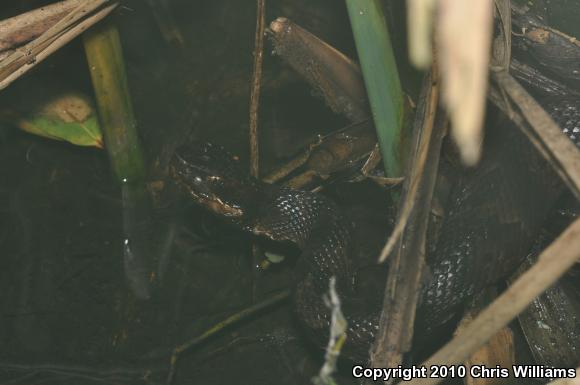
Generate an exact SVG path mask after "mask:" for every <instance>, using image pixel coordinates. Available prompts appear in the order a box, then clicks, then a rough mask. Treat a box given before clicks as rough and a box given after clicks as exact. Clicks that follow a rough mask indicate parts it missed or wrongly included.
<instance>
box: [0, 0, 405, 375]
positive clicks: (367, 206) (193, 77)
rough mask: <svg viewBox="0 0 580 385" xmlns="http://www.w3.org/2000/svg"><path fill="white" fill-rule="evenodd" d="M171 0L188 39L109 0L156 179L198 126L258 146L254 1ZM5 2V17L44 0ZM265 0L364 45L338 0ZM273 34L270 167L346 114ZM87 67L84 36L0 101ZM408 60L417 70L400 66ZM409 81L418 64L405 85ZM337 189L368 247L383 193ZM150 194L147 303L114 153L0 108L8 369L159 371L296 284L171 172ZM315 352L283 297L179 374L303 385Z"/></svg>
mask: <svg viewBox="0 0 580 385" xmlns="http://www.w3.org/2000/svg"><path fill="white" fill-rule="evenodd" d="M168 2H169V3H170V4H171V8H172V10H173V12H174V16H175V20H176V22H177V24H178V25H179V27H180V28H181V30H182V32H183V36H184V37H185V42H186V44H185V46H183V47H178V48H177V49H176V48H175V47H172V46H171V45H168V44H167V43H166V42H165V41H164V40H163V38H162V36H161V34H160V33H159V30H158V29H157V27H156V24H155V19H154V17H153V16H152V14H151V12H150V9H149V8H148V7H147V6H146V2H144V1H141V0H133V1H126V2H124V3H123V5H122V6H121V7H120V8H119V9H118V10H117V12H116V14H115V19H116V21H117V23H118V25H119V28H120V32H121V36H122V39H123V44H124V49H125V52H124V53H125V59H126V62H127V72H128V78H129V83H130V86H131V96H132V99H133V103H134V106H135V111H136V116H137V120H138V124H139V134H140V137H141V139H142V143H143V146H144V149H145V152H146V155H147V161H148V165H149V169H150V170H151V172H150V177H149V181H153V180H155V181H159V180H162V179H161V175H162V173H161V172H160V171H159V170H158V169H156V168H155V167H154V166H155V165H156V164H157V162H158V161H159V160H161V162H162V161H163V159H164V157H166V156H167V154H169V153H170V152H171V149H172V148H173V146H174V145H175V144H177V143H182V142H184V141H186V140H188V139H190V138H197V139H201V140H211V141H213V142H217V143H220V144H223V145H225V146H226V147H227V148H228V149H229V150H230V151H232V152H234V153H236V154H238V155H239V156H240V157H241V159H242V161H247V154H248V145H247V143H248V139H247V131H248V108H249V84H250V77H251V69H252V68H251V66H252V50H253V39H254V19H255V8H254V2H245V3H244V4H243V5H240V2H239V1H238V0H219V1H216V0H214V1H211V0H206V1H186V0H171V1H168ZM7 3H10V5H8V4H7V5H6V6H3V7H0V15H1V16H2V17H8V16H12V15H15V14H18V13H20V12H23V11H25V10H27V9H32V8H34V7H36V6H40V5H43V4H47V3H49V1H42V2H41V1H32V0H29V1H17V0H10V1H8V2H7ZM266 4H267V5H266V6H267V15H266V20H267V21H269V20H272V19H274V18H275V17H277V16H286V17H289V18H291V19H293V20H294V21H295V22H297V23H298V24H300V25H302V26H304V27H306V28H307V29H309V30H310V31H312V32H314V33H315V34H316V35H318V36H320V37H321V38H323V39H325V40H326V41H328V42H330V43H331V44H333V45H334V46H336V47H337V48H339V49H340V50H342V51H343V52H345V53H346V54H348V55H350V56H351V57H354V56H355V49H354V44H353V41H352V38H351V36H350V25H349V23H348V18H347V15H346V10H345V9H344V5H343V3H340V5H337V2H336V1H335V0H325V1H317V2H312V1H309V0H296V1H291V0H272V1H267V2H266ZM401 20H402V19H401ZM401 20H400V21H401ZM394 28H395V31H398V32H403V31H404V26H403V25H400V24H396V25H395V26H394ZM397 36H399V35H397ZM395 40H396V41H399V42H400V41H404V39H395ZM266 47H267V48H266V53H267V54H266V55H265V59H264V60H265V63H264V75H263V89H262V99H261V107H260V142H261V145H262V146H261V150H262V153H261V166H262V169H263V171H264V172H267V171H268V170H269V169H272V168H273V167H274V166H276V165H278V164H280V163H281V162H283V161H284V160H285V159H287V158H288V157H290V156H292V155H293V154H295V153H296V152H297V151H298V150H299V149H301V148H302V147H303V145H304V144H305V143H308V142H310V141H311V140H312V138H314V137H316V136H317V135H320V134H325V133H328V132H329V131H331V130H333V129H337V128H339V127H341V126H344V125H345V124H346V121H345V120H344V119H343V118H341V117H338V116H336V115H334V114H332V113H331V112H330V110H329V109H328V108H327V107H326V106H325V105H324V102H322V101H321V100H320V99H319V98H317V97H316V95H312V94H311V91H310V90H309V89H308V87H307V86H306V85H305V84H304V83H303V82H302V81H301V80H300V79H298V78H297V76H296V75H295V74H294V73H293V72H292V71H291V70H290V69H288V68H286V67H285V66H284V65H282V64H281V63H280V61H279V60H278V59H277V58H274V57H271V55H269V54H268V52H269V51H270V47H269V46H268V45H267V46H266ZM86 67H87V66H86V61H85V58H84V54H83V51H82V45H81V44H80V42H79V41H74V42H73V43H71V44H70V45H69V46H67V47H66V48H64V49H62V50H61V51H59V52H58V53H57V54H55V55H53V56H52V57H51V58H50V59H48V60H47V61H46V62H44V63H42V64H41V65H40V66H39V67H38V68H37V69H36V70H35V71H33V72H32V73H31V74H29V75H27V76H26V77H25V78H23V79H20V80H19V81H17V82H16V83H14V85H13V86H11V87H10V88H9V89H7V90H5V91H3V92H0V108H1V109H4V108H8V109H20V108H25V107H26V105H27V102H28V100H29V96H30V95H31V94H34V95H42V94H43V93H45V92H47V89H50V88H51V87H52V86H54V85H58V86H59V87H68V88H72V89H78V90H81V91H84V92H86V93H88V94H90V93H91V92H92V91H91V84H90V78H89V74H88V72H87V70H86ZM401 73H402V74H403V76H407V74H411V73H412V72H411V71H410V70H409V69H408V67H405V66H403V67H402V69H401ZM415 83H416V79H409V81H407V82H406V85H407V88H408V89H413V86H412V84H415ZM143 191H145V190H143ZM330 193H331V195H332V196H333V198H335V199H336V200H337V201H339V203H341V205H342V207H343V208H344V210H345V212H346V213H347V215H348V217H349V218H350V219H351V220H352V221H353V222H355V223H356V224H357V226H356V228H357V231H358V232H359V233H360V234H362V235H364V237H365V239H366V242H364V247H362V250H360V253H361V255H362V256H363V257H366V258H369V261H370V258H372V257H374V255H375V254H374V253H375V252H376V250H377V249H378V247H380V245H381V244H382V242H383V240H384V237H385V235H386V234H387V231H386V230H385V229H386V228H388V220H387V219H386V218H385V216H384V213H385V212H386V211H387V209H386V207H385V199H384V198H385V195H384V193H383V192H382V191H380V190H378V189H377V188H373V187H370V186H369V185H362V186H341V187H340V188H336V189H334V190H331V191H330ZM156 198H157V199H156V200H154V202H153V204H152V206H151V207H150V208H149V209H147V210H144V211H143V212H141V213H140V214H141V215H140V217H139V218H140V219H139V223H138V224H137V225H138V226H143V230H142V231H143V233H144V234H146V236H145V237H144V238H145V239H144V240H141V241H140V242H143V243H142V244H140V245H139V246H140V250H143V249H147V252H146V253H147V256H148V258H147V263H148V266H147V268H148V272H149V275H148V276H147V277H146V278H148V279H149V280H150V281H151V282H153V283H152V286H151V298H150V299H149V300H147V301H141V300H139V299H137V298H136V296H135V294H133V292H132V291H131V288H130V285H129V283H128V280H127V277H126V275H125V268H124V239H125V237H124V234H125V232H124V229H123V223H124V220H123V216H122V207H123V201H122V192H121V188H120V186H118V185H117V184H116V183H115V182H114V180H113V179H112V177H111V175H110V170H109V164H108V159H107V156H106V154H105V153H104V152H102V151H99V150H96V149H85V148H78V147H74V146H72V145H68V144H65V143H59V142H55V141H50V140H46V139H42V138H37V137H33V136H31V135H28V134H24V133H21V132H19V131H17V130H16V129H15V128H14V127H12V126H10V125H9V124H3V123H0V293H1V295H0V347H1V348H0V385H2V384H40V383H43V384H96V383H107V384H158V383H164V381H165V377H166V375H167V370H168V368H169V356H170V354H171V351H172V349H173V348H174V347H175V346H177V345H179V344H181V343H184V342H185V341H187V340H189V339H190V338H192V337H195V336H197V335H199V334H200V333H202V332H203V331H205V330H207V329H208V328H210V327H212V326H214V325H215V324H216V323H217V322H219V321H221V320H223V319H224V318H225V317H227V316H229V315H231V314H232V313H235V312H237V311H240V310H242V309H244V308H247V307H248V306H251V305H252V304H253V303H255V302H256V301H260V300H261V299H264V298H267V297H269V296H271V295H272V294H273V293H276V292H277V291H279V290H282V289H285V288H288V287H290V286H291V285H292V282H293V277H292V271H291V269H289V268H288V265H291V263H288V264H286V265H276V266H273V267H272V268H270V269H268V270H267V271H265V272H262V273H259V274H255V272H254V269H253V267H252V261H251V258H250V250H251V240H250V239H248V238H247V237H245V236H243V235H240V234H239V233H238V232H236V231H232V230H231V229H230V228H228V227H227V226H224V225H223V224H221V223H220V222H219V221H218V220H216V219H215V218H212V217H211V216H209V215H207V214H205V213H203V212H201V211H199V210H198V209H196V208H195V207H193V206H191V205H189V204H187V202H184V201H183V200H182V199H181V198H180V197H179V196H178V195H177V194H175V191H173V189H172V188H171V187H170V186H169V187H167V189H166V190H165V191H164V192H163V194H162V195H161V196H158V197H156ZM290 262H291V261H290ZM254 276H257V278H253V277H254ZM375 278H376V277H375ZM369 279H373V277H370V278H369ZM370 290H372V288H371V289H370ZM322 355H323V353H322V352H321V351H319V350H316V349H313V348H312V347H311V346H310V344H309V343H308V342H307V340H306V339H305V338H303V336H302V335H301V332H300V329H299V328H298V327H297V325H296V322H295V320H294V317H293V314H292V308H291V306H290V304H289V303H284V304H281V305H280V306H277V307H275V308H273V309H270V310H267V311H265V312H262V313H261V314H259V315H258V316H256V317H253V318H252V319H250V320H248V321H246V322H244V323H242V324H241V325H237V326H235V327H233V328H230V329H228V330H226V331H225V332H223V333H221V334H219V335H218V336H217V337H216V338H213V339H211V340H209V341H207V343H204V344H203V345H202V346H199V347H197V348H196V349H193V350H192V351H190V352H187V353H186V354H184V355H183V357H182V358H181V360H180V361H179V366H178V371H177V378H176V383H177V384H189V383H203V384H226V383H228V384H229V383H232V382H235V383H236V384H240V385H242V384H252V385H255V384H271V383H273V382H275V383H277V384H281V385H282V384H308V383H310V378H311V377H312V376H313V375H315V374H316V373H317V371H318V370H319V367H320V365H321V362H322ZM350 366H351V364H350V363H346V362H345V363H341V370H342V371H343V373H341V374H339V377H338V380H339V383H340V384H351V383H356V382H355V381H354V380H353V379H352V378H351V377H350V376H349V375H348V374H349V368H350Z"/></svg>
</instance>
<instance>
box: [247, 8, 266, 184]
mask: <svg viewBox="0 0 580 385" xmlns="http://www.w3.org/2000/svg"><path fill="white" fill-rule="evenodd" d="M264 1H265V0H257V2H256V36H255V43H254V44H255V46H254V73H253V75H252V91H251V94H250V174H251V175H252V176H253V177H254V178H258V176H259V168H258V167H259V152H258V107H259V105H260V84H261V82H262V59H263V57H264V24H265V21H264Z"/></svg>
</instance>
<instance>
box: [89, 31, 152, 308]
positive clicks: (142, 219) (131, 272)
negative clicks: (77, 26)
mask: <svg viewBox="0 0 580 385" xmlns="http://www.w3.org/2000/svg"><path fill="white" fill-rule="evenodd" d="M84 45H85V52H86V55H87V60H88V64H89V68H90V72H91V78H92V81H93V87H94V90H95V97H96V100H97V107H98V112H99V120H100V123H101V128H102V131H103V136H104V139H105V148H106V150H107V152H108V153H109V159H110V161H111V167H112V169H113V173H114V174H115V178H116V179H117V182H119V183H120V184H121V188H122V202H123V237H124V241H123V260H124V266H125V275H126V277H127V280H128V283H129V286H130V288H131V289H132V291H133V293H134V294H135V296H136V297H137V298H139V299H147V298H149V297H150V281H149V276H151V274H150V272H151V266H152V265H151V262H150V257H151V256H152V253H151V250H152V248H151V244H150V243H151V237H149V236H148V230H149V226H148V223H149V221H148V218H149V205H148V201H147V196H146V194H145V189H144V184H143V181H144V174H145V172H144V161H143V156H142V150H141V146H140V144H139V139H138V137H137V129H136V121H135V116H134V115H133V107H132V104H131V98H130V96H129V86H128V83H127V77H126V74H125V65H124V62H123V52H122V49H121V40H120V38H119V32H118V31H117V28H116V27H115V25H114V24H113V23H112V22H111V20H107V21H105V22H104V23H100V24H98V25H97V26H96V27H95V28H93V29H91V30H90V31H88V32H87V33H86V34H85V35H84Z"/></svg>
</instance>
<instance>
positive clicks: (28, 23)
mask: <svg viewBox="0 0 580 385" xmlns="http://www.w3.org/2000/svg"><path fill="white" fill-rule="evenodd" d="M84 2H86V1H85V0H65V1H60V2H58V3H54V4H50V5H47V6H45V7H42V8H37V9H34V10H32V11H29V12H26V13H23V14H20V15H18V16H14V17H11V18H9V19H6V20H2V21H0V51H5V50H7V49H10V48H14V47H16V46H19V45H22V44H24V43H26V42H29V41H30V40H32V39H34V38H36V37H38V36H40V35H41V34H42V33H44V32H45V31H46V30H47V29H49V28H50V27H52V26H53V25H54V24H56V23H57V22H58V21H59V20H60V19H61V18H62V17H63V16H64V15H65V14H67V13H68V12H70V11H72V10H73V9H74V8H76V7H78V6H79V5H80V4H82V3H84Z"/></svg>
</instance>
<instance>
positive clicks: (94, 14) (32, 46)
mask: <svg viewBox="0 0 580 385" xmlns="http://www.w3.org/2000/svg"><path fill="white" fill-rule="evenodd" d="M117 5H118V3H117V2H116V1H111V0H94V1H92V2H89V3H87V2H82V3H81V5H80V6H78V7H77V8H75V9H74V10H73V11H72V12H70V13H69V14H67V15H66V16H64V17H63V18H62V19H61V20H60V21H59V22H57V23H56V24H55V25H53V26H52V27H51V28H49V29H48V30H47V31H46V32H44V33H43V34H42V35H40V36H39V37H38V38H37V39H35V40H33V41H31V42H30V43H28V44H26V45H25V46H23V47H21V48H18V49H17V50H15V51H14V52H12V53H10V54H9V55H8V56H6V57H4V58H3V59H2V60H1V61H0V90H2V89H4V88H6V87H7V86H8V85H9V84H10V83H12V82H13V81H14V80H16V79H18V78H19V77H20V76H22V75H23V74H25V73H26V72H28V71H29V70H30V69H32V68H33V67H34V66H35V65H37V64H38V63H40V62H41V61H42V60H44V59H46V58H47V57H48V56H49V55H51V54H52V53H54V52H55V51H57V50H58V49H59V48H61V47H63V46H64V45H66V44H67V43H68V42H70V41H71V40H72V39H74V38H75V37H76V36H78V35H79V34H81V33H82V32H83V31H85V30H86V29H87V28H89V27H90V26H92V25H93V24H95V23H97V22H98V21H100V20H101V19H103V18H104V17H105V16H107V15H108V14H109V13H111V11H112V10H113V9H115V7H116V6H117Z"/></svg>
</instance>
